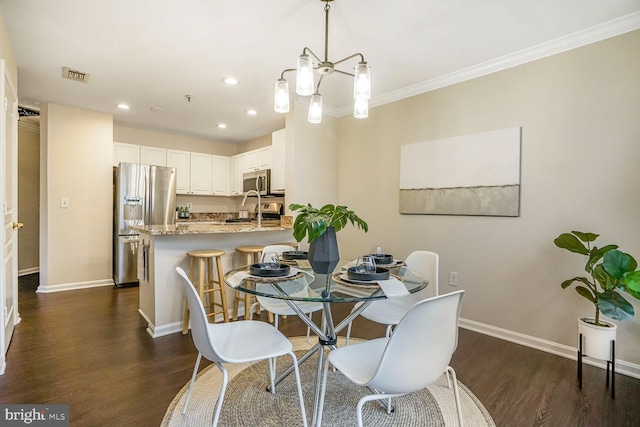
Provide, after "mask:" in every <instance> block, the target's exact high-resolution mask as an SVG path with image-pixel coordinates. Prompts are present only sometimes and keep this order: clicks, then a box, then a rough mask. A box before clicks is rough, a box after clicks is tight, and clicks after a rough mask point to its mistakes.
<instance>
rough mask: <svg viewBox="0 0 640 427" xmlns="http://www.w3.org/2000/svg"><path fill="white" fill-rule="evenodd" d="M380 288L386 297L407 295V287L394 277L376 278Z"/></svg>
mask: <svg viewBox="0 0 640 427" xmlns="http://www.w3.org/2000/svg"><path fill="white" fill-rule="evenodd" d="M376 282H377V283H378V285H380V289H382V292H384V294H385V295H386V296H387V298H394V297H400V296H404V295H409V291H408V290H407V287H406V286H405V285H404V283H402V282H401V281H400V280H398V279H396V278H395V277H390V278H388V279H387V280H376Z"/></svg>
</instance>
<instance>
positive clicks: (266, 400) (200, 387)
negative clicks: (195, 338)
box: [161, 337, 495, 427]
mask: <svg viewBox="0 0 640 427" xmlns="http://www.w3.org/2000/svg"><path fill="white" fill-rule="evenodd" d="M351 341H352V342H357V341H358V340H356V339H353V338H352V339H351ZM291 342H292V343H293V348H294V351H295V352H296V356H297V357H298V358H300V356H301V355H302V354H304V351H305V350H307V349H309V348H311V347H312V346H313V344H314V343H315V341H314V340H313V338H311V339H310V343H307V342H306V338H305V337H295V338H291ZM342 345H344V343H343V342H339V343H338V346H342ZM194 362H195V361H194ZM290 365H291V358H290V357H289V356H282V357H279V358H278V362H277V369H278V372H279V373H280V372H283V371H284V370H285V369H286V368H287V367H288V366H290ZM225 366H226V368H227V369H228V371H229V385H228V387H227V392H226V395H225V398H224V402H223V404H222V411H221V414H220V421H219V423H218V425H219V426H229V427H231V426H233V427H235V426H266V427H270V426H273V427H281V426H298V425H302V418H301V416H300V406H299V402H298V392H297V388H296V382H295V375H294V374H293V373H292V374H291V375H289V376H288V377H287V378H285V379H284V380H283V381H282V382H281V383H280V384H278V386H277V387H276V393H275V394H272V393H270V392H267V391H266V386H267V385H268V384H269V368H268V365H267V362H266V361H261V362H257V363H253V364H237V365H236V364H228V365H225ZM317 366H318V359H317V357H316V356H315V355H314V356H312V357H310V358H309V359H308V360H306V361H305V363H303V364H302V365H301V366H300V376H301V381H302V390H303V394H304V397H305V409H306V412H307V420H308V422H309V423H311V412H312V410H313V395H314V390H315V378H316V373H317ZM221 385H222V373H221V372H220V370H219V369H218V368H216V367H215V365H210V366H208V367H207V368H205V369H204V370H202V371H201V372H200V373H199V374H198V377H197V379H196V382H195V384H194V386H193V391H192V393H191V400H190V401H189V408H188V410H187V413H186V414H185V415H182V408H183V406H184V401H185V398H186V393H187V390H188V388H189V383H188V382H187V384H186V385H185V386H184V387H183V388H182V390H180V392H178V394H177V395H176V396H175V398H174V399H173V401H172V402H171V404H170V405H169V408H168V409H167V412H166V414H165V416H164V419H163V420H162V424H161V426H162V427H178V426H182V427H187V426H189V427H196V426H209V425H211V422H212V419H213V412H214V409H215V404H216V401H217V398H218V395H219V392H220V387H221ZM458 388H459V392H460V401H461V405H462V416H463V418H464V423H465V426H467V427H487V426H488V427H495V423H494V422H493V419H492V418H491V416H490V415H489V412H488V411H487V410H486V409H485V407H484V406H483V405H482V403H481V402H480V401H479V400H478V399H477V398H476V397H475V396H474V395H473V393H471V391H469V389H467V388H466V387H465V386H464V385H463V384H462V383H460V381H458ZM366 394H368V390H367V389H365V388H363V387H360V386H357V385H355V384H353V383H352V382H351V381H349V380H348V379H347V378H346V377H345V376H344V375H342V374H341V373H340V372H332V370H329V375H328V378H327V391H326V396H325V403H324V412H323V415H322V425H323V426H335V427H338V426H339V427H344V426H355V425H357V421H356V405H357V403H358V400H360V398H361V397H362V396H364V395H366ZM393 403H394V406H395V410H394V411H393V412H392V413H391V414H387V412H386V410H385V409H384V408H382V407H381V406H380V405H379V404H378V403H376V402H370V403H367V404H366V405H365V406H364V409H363V422H364V425H365V426H377V427H378V426H402V427H407V426H421V427H422V426H427V427H431V426H433V427H435V426H456V425H458V417H457V414H456V407H455V400H454V396H453V390H452V389H449V388H448V387H447V379H446V377H445V376H444V375H443V376H442V377H441V378H440V380H439V381H438V382H437V383H436V384H433V385H432V386H430V387H429V388H427V389H425V390H422V391H420V392H416V393H411V394H408V395H405V396H401V397H398V398H394V399H393Z"/></svg>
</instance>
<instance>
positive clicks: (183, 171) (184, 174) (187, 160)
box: [167, 150, 191, 194]
mask: <svg viewBox="0 0 640 427" xmlns="http://www.w3.org/2000/svg"><path fill="white" fill-rule="evenodd" d="M167 166H171V167H174V168H176V175H177V176H176V181H177V184H176V193H178V194H189V191H190V185H189V183H190V180H191V153H190V152H188V151H181V150H167Z"/></svg>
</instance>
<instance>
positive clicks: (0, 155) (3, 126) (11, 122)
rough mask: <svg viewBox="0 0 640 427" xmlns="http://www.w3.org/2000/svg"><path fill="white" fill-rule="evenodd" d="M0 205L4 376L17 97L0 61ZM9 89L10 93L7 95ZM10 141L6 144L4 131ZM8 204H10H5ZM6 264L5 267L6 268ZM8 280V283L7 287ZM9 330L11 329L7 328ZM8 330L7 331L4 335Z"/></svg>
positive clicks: (14, 251) (12, 265)
mask: <svg viewBox="0 0 640 427" xmlns="http://www.w3.org/2000/svg"><path fill="white" fill-rule="evenodd" d="M0 80H1V81H2V84H0V111H2V114H0V166H2V168H1V169H0V170H2V171H3V172H2V173H0V206H1V207H2V212H3V232H2V233H0V247H2V254H3V257H2V262H0V301H1V302H2V306H1V309H0V314H2V316H0V318H1V319H2V322H1V323H2V325H1V327H0V375H2V374H4V372H5V369H6V366H7V363H6V350H7V349H8V347H9V343H10V341H11V337H12V336H13V330H14V328H15V326H16V325H17V324H18V323H20V320H21V319H20V313H19V312H18V234H17V233H18V229H17V228H15V227H14V225H15V224H16V223H17V222H18V98H17V90H16V88H15V87H14V85H13V84H12V83H11V82H12V80H11V76H10V74H9V72H8V70H7V67H6V62H5V61H4V59H0ZM5 88H8V91H9V92H10V93H7V91H6V90H5ZM8 126H10V127H11V132H10V133H9V135H10V137H11V140H10V141H7V129H8ZM7 144H10V145H11V150H10V151H9V152H10V153H11V158H10V159H7V158H6V157H7V156H6V153H7ZM8 162H10V164H11V174H12V176H11V189H10V190H9V191H10V193H11V194H6V193H7V191H6V190H7V189H6V185H7V183H6V175H5V174H6V172H5V171H6V170H7V168H6V165H7V163H8ZM7 201H10V203H8V204H7ZM7 265H8V267H7ZM7 281H9V282H10V283H9V284H7ZM9 286H10V287H11V296H12V298H11V307H7V306H6V305H5V301H6V297H7V289H8V287H9ZM9 327H10V328H9ZM7 331H9V332H8V333H7Z"/></svg>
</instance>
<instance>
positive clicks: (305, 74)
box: [274, 0, 371, 123]
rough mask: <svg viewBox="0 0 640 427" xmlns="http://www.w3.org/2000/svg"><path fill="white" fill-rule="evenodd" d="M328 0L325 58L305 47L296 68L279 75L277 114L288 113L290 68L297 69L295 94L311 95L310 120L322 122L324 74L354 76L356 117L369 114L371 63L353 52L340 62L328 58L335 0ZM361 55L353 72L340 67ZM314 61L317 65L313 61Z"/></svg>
mask: <svg viewBox="0 0 640 427" xmlns="http://www.w3.org/2000/svg"><path fill="white" fill-rule="evenodd" d="M321 1H322V2H324V3H325V5H324V13H325V24H324V60H321V59H320V58H318V56H317V55H316V54H315V53H313V51H312V50H311V49H309V48H308V47H305V48H304V49H303V50H302V54H301V55H300V56H299V57H298V62H297V66H296V68H288V69H286V70H284V71H283V72H282V73H281V74H280V79H278V81H277V82H276V84H275V97H274V110H275V111H276V112H277V113H287V112H289V84H288V83H287V81H286V80H285V78H284V74H285V73H287V72H289V71H295V72H296V93H297V94H298V95H300V96H311V100H310V103H309V117H308V120H309V122H310V123H320V122H321V121H322V95H320V92H319V90H320V83H322V79H323V77H324V76H326V75H328V74H333V73H334V72H335V73H339V74H344V75H348V76H352V77H353V100H354V106H353V116H354V117H355V118H357V119H365V118H367V116H368V115H369V99H370V98H371V71H370V67H369V64H367V62H366V61H365V60H364V56H363V55H362V54H361V53H354V54H353V55H349V56H347V57H346V58H342V59H341V60H339V61H336V62H331V61H329V57H328V54H329V52H328V50H329V49H328V46H329V9H330V6H329V3H330V2H332V1H333V0H321ZM358 57H359V58H360V61H359V62H358V63H357V64H356V66H355V68H354V72H353V73H349V72H346V71H342V70H338V69H337V68H336V66H337V65H338V64H341V63H343V62H346V61H349V60H350V59H353V58H358ZM314 60H315V64H314ZM314 71H317V72H318V74H320V77H319V78H318V83H317V85H316V84H315V82H314Z"/></svg>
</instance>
